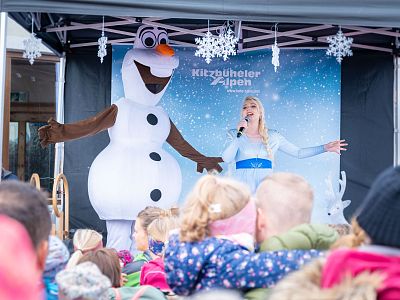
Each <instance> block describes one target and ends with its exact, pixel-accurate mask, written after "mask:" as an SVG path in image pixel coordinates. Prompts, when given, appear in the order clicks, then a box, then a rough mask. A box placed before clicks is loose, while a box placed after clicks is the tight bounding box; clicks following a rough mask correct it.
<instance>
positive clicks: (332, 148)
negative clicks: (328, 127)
mask: <svg viewBox="0 0 400 300" xmlns="http://www.w3.org/2000/svg"><path fill="white" fill-rule="evenodd" d="M345 141H346V140H337V141H333V142H329V143H328V144H325V145H324V149H325V151H327V152H335V153H337V154H339V155H340V151H346V150H347V149H346V148H345V146H347V145H348V144H347V143H345Z"/></svg>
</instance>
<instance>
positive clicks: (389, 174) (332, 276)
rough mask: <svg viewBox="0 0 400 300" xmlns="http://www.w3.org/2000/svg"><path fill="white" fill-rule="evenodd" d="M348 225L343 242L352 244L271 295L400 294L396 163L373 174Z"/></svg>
mask: <svg viewBox="0 0 400 300" xmlns="http://www.w3.org/2000/svg"><path fill="white" fill-rule="evenodd" d="M352 227H353V228H352V229H353V234H352V235H350V236H347V237H343V238H344V239H343V241H344V243H343V245H346V246H350V247H354V248H350V249H343V248H342V249H337V250H335V251H333V252H332V253H331V254H330V255H329V256H328V257H327V259H326V262H324V261H319V262H316V263H314V264H312V265H310V266H307V267H306V268H304V269H303V270H302V271H300V272H297V273H295V274H292V276H289V277H288V278H286V279H284V280H283V281H282V282H280V283H279V284H278V285H277V286H276V288H275V291H274V294H273V295H272V296H271V297H270V300H274V299H279V300H284V299H294V298H292V296H293V295H294V294H296V295H297V296H298V297H299V298H296V299H300V298H301V297H303V298H304V299H314V298H313V297H316V298H315V299H379V300H394V299H400V167H395V168H393V167H391V168H389V169H387V170H385V171H384V172H383V173H381V174H380V175H379V176H378V177H377V179H376V180H375V181H374V182H373V184H372V186H371V188H370V190H369V192H368V194H367V196H366V198H365V199H364V201H363V203H362V205H361V206H360V207H359V209H358V211H357V213H356V216H355V218H354V219H353V221H352ZM329 297H330V298H329ZM303 298H301V299H303Z"/></svg>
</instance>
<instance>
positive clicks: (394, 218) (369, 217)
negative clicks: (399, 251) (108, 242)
mask: <svg viewBox="0 0 400 300" xmlns="http://www.w3.org/2000/svg"><path fill="white" fill-rule="evenodd" d="M356 219H357V222H358V224H359V225H360V226H361V228H362V229H364V230H365V232H366V233H367V234H368V236H369V237H370V238H371V240H372V242H373V243H374V244H377V245H385V246H391V247H397V248H400V167H395V168H393V167H391V168H389V169H387V170H385V171H384V172H383V173H381V174H380V175H379V176H378V177H377V178H376V179H375V181H374V182H373V184H372V186H371V189H370V190H369V192H368V194H367V196H366V198H365V200H364V201H363V203H362V205H361V207H360V208H359V210H358V213H357V217H356Z"/></svg>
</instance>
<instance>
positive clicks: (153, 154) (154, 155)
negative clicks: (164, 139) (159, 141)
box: [149, 152, 161, 161]
mask: <svg viewBox="0 0 400 300" xmlns="http://www.w3.org/2000/svg"><path fill="white" fill-rule="evenodd" d="M149 156H150V158H151V159H152V160H154V161H160V160H161V156H160V154H158V153H157V152H151V153H150V154H149Z"/></svg>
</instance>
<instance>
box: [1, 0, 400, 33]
mask: <svg viewBox="0 0 400 300" xmlns="http://www.w3.org/2000/svg"><path fill="white" fill-rule="evenodd" d="M0 9H1V11H6V12H49V13H61V14H62V13H65V14H88V15H109V16H140V17H161V18H181V19H215V20H220V19H222V20H226V19H230V20H241V21H257V22H279V23H311V24H327V23H328V24H339V25H344V24H347V25H364V26H384V27H399V26H400V5H399V1H397V0H336V1H335V0H331V1H320V0H303V1H297V0H268V1H266V0H247V1H243V0H229V1H227V0H202V1H193V0H174V1H170V0H161V1H146V0H144V1H143V0H142V1H134V0H113V1H105V0H67V1H58V0H0Z"/></svg>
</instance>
